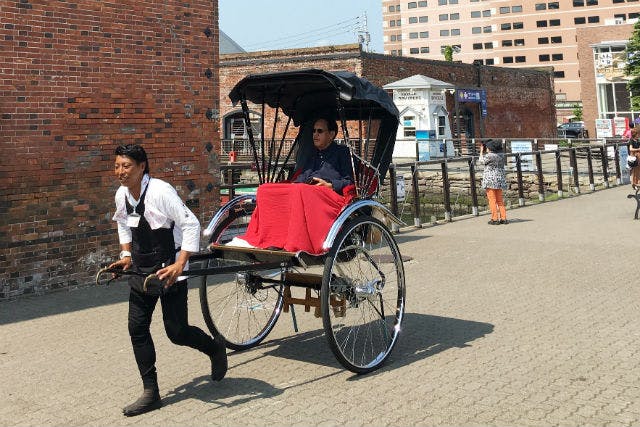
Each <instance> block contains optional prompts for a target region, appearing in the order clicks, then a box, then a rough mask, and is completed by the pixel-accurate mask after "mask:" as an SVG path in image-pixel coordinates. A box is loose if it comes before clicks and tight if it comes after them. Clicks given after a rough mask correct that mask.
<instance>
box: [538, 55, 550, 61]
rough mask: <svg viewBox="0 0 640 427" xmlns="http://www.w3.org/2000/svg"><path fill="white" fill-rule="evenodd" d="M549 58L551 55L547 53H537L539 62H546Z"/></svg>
mask: <svg viewBox="0 0 640 427" xmlns="http://www.w3.org/2000/svg"><path fill="white" fill-rule="evenodd" d="M550 59H551V57H550V56H549V55H547V54H545V55H538V61H540V62H547V61H549V60H550Z"/></svg>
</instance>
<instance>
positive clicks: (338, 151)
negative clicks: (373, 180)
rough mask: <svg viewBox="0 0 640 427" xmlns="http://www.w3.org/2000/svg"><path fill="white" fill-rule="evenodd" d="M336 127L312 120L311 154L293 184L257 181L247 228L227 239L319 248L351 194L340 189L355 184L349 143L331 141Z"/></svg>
mask: <svg viewBox="0 0 640 427" xmlns="http://www.w3.org/2000/svg"><path fill="white" fill-rule="evenodd" d="M337 133H338V126H337V125H336V122H335V121H334V120H329V119H326V118H319V119H316V120H315V121H314V124H313V145H314V147H315V150H314V155H313V156H311V157H310V158H307V159H306V160H305V161H304V162H303V166H302V172H301V173H300V174H299V175H297V176H296V177H295V178H294V182H293V184H292V183H267V184H262V185H261V186H259V187H258V191H257V194H256V201H257V205H256V209H255V211H254V212H253V215H252V216H251V220H250V222H249V226H248V227H247V231H246V233H245V234H244V235H242V236H239V237H237V238H235V239H234V240H232V241H231V242H230V243H229V244H230V245H237V246H253V247H258V248H264V249H267V248H271V249H275V248H277V249H284V250H286V251H291V252H297V251H305V252H308V253H311V254H321V253H323V250H322V243H323V242H324V239H325V238H326V236H327V233H328V232H329V229H330V228H331V225H332V224H333V223H334V221H335V220H336V218H337V217H338V215H339V214H340V211H341V210H342V208H343V207H344V206H345V205H346V204H347V202H348V200H349V199H348V198H347V197H345V196H343V194H342V192H343V190H344V189H345V187H347V186H349V185H350V184H353V172H352V166H351V157H350V152H349V148H348V147H346V146H343V145H338V144H336V143H334V138H335V137H336V135H337Z"/></svg>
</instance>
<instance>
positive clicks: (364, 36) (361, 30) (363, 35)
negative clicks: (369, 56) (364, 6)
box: [357, 12, 371, 52]
mask: <svg viewBox="0 0 640 427" xmlns="http://www.w3.org/2000/svg"><path fill="white" fill-rule="evenodd" d="M357 30H358V31H357V34H358V43H359V44H360V45H364V51H365V52H369V43H370V42H371V34H369V27H368V26H367V12H364V21H363V22H362V24H360V26H359V27H358V28H357Z"/></svg>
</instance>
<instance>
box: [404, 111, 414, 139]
mask: <svg viewBox="0 0 640 427" xmlns="http://www.w3.org/2000/svg"><path fill="white" fill-rule="evenodd" d="M415 120H416V117H415V116H404V117H403V118H402V122H403V123H406V122H409V123H411V124H412V125H413V126H411V125H409V126H405V127H404V136H405V137H412V136H416V128H415V124H414V122H415Z"/></svg>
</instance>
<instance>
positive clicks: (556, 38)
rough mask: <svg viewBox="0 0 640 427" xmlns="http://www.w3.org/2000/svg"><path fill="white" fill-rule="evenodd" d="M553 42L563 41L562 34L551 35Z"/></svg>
mask: <svg viewBox="0 0 640 427" xmlns="http://www.w3.org/2000/svg"><path fill="white" fill-rule="evenodd" d="M551 43H552V44H558V43H562V36H554V37H551Z"/></svg>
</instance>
